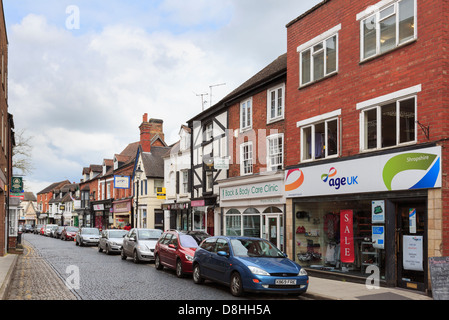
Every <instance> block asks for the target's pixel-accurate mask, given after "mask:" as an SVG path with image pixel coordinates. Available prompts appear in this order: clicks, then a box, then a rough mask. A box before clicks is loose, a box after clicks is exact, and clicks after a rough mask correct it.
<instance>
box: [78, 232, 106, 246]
mask: <svg viewBox="0 0 449 320" xmlns="http://www.w3.org/2000/svg"><path fill="white" fill-rule="evenodd" d="M99 241H100V230H99V229H98V228H80V229H79V232H77V233H76V236H75V242H76V245H77V246H84V245H94V246H97V245H98V242H99Z"/></svg>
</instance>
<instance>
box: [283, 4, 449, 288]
mask: <svg viewBox="0 0 449 320" xmlns="http://www.w3.org/2000/svg"><path fill="white" fill-rule="evenodd" d="M448 6H449V3H448V2H446V1H439V0H433V1H417V0H399V1H398V0H382V1H379V0H364V1H351V2H348V1H344V0H326V1H322V2H321V3H320V4H318V5H316V6H315V7H314V8H312V9H310V10H309V11H308V12H306V13H304V14H302V15H301V16H299V17H298V18H296V19H295V20H293V21H291V22H290V23H288V24H287V87H286V92H287V94H286V97H287V102H286V104H287V108H286V116H285V118H286V133H285V136H286V138H285V139H286V158H285V165H286V168H287V170H286V175H285V178H286V180H285V185H286V186H285V188H286V196H287V198H288V199H287V230H291V233H289V232H288V233H287V234H288V236H287V237H288V239H287V247H288V250H289V255H290V256H291V257H295V258H296V260H297V261H299V262H300V263H302V264H304V265H306V266H308V267H309V269H310V270H312V271H313V272H316V273H332V274H339V275H343V276H347V277H349V276H353V277H366V276H367V272H371V271H372V270H374V269H375V270H377V271H378V272H379V273H378V274H379V275H380V279H381V281H383V282H385V283H386V284H387V285H391V286H400V287H405V288H411V289H417V290H421V291H426V290H429V289H430V284H429V276H428V274H429V270H428V269H429V268H428V262H427V261H428V258H430V257H434V256H443V255H446V256H447V255H449V206H448V201H447V199H448V195H449V194H448V191H449V190H448V185H447V181H446V179H445V177H446V175H447V172H448V169H449V168H448V166H447V162H445V161H442V160H443V159H445V158H447V157H448V156H449V153H448V151H447V147H446V146H447V138H448V134H447V132H449V131H448V129H449V117H448V111H447V110H448V109H447V106H446V103H447V99H448V95H447V80H448V78H447V77H448V76H447V72H446V69H447V64H448V61H449V60H448V58H447V56H446V55H445V52H446V50H447V39H448V26H447V21H448V20H447V18H448V16H447V12H448V9H449V8H448ZM348 223H350V225H349V224H348ZM348 239H349V240H348ZM376 268H377V269H376Z"/></svg>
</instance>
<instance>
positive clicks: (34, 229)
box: [33, 224, 43, 234]
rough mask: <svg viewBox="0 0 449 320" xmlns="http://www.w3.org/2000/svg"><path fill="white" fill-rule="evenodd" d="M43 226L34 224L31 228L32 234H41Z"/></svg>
mask: <svg viewBox="0 0 449 320" xmlns="http://www.w3.org/2000/svg"><path fill="white" fill-rule="evenodd" d="M42 226H43V224H36V225H35V226H34V228H33V233H34V234H39V233H40V232H41V228H42Z"/></svg>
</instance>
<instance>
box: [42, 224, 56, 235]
mask: <svg viewBox="0 0 449 320" xmlns="http://www.w3.org/2000/svg"><path fill="white" fill-rule="evenodd" d="M57 228H58V225H57V224H47V225H46V226H45V230H44V236H47V237H51V232H52V230H53V229H57Z"/></svg>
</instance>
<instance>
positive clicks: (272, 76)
mask: <svg viewBox="0 0 449 320" xmlns="http://www.w3.org/2000/svg"><path fill="white" fill-rule="evenodd" d="M286 74H287V53H284V54H282V55H280V56H279V57H277V58H276V60H274V61H273V62H271V63H270V64H269V65H268V66H266V67H265V68H263V69H262V70H260V71H259V72H258V73H256V74H255V75H254V76H252V77H251V78H250V79H248V80H247V81H245V82H244V83H243V84H241V85H240V86H239V87H237V88H236V89H235V90H233V91H232V92H231V93H229V94H228V95H227V96H225V97H224V98H223V99H221V100H220V102H218V103H216V104H215V105H213V106H212V107H210V108H209V109H206V110H204V111H203V112H201V113H199V114H197V115H196V116H195V117H193V118H192V119H190V120H189V121H187V123H191V122H193V121H195V120H201V119H204V118H207V117H209V116H210V115H212V114H214V113H216V112H218V111H220V110H221V109H224V108H226V107H227V106H229V104H231V103H232V102H233V101H235V100H237V99H240V98H242V97H243V96H245V95H247V94H249V93H250V92H251V91H252V90H256V89H257V88H260V87H263V86H265V85H267V84H269V83H270V82H272V81H274V80H276V79H278V78H279V77H280V76H285V75H286Z"/></svg>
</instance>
